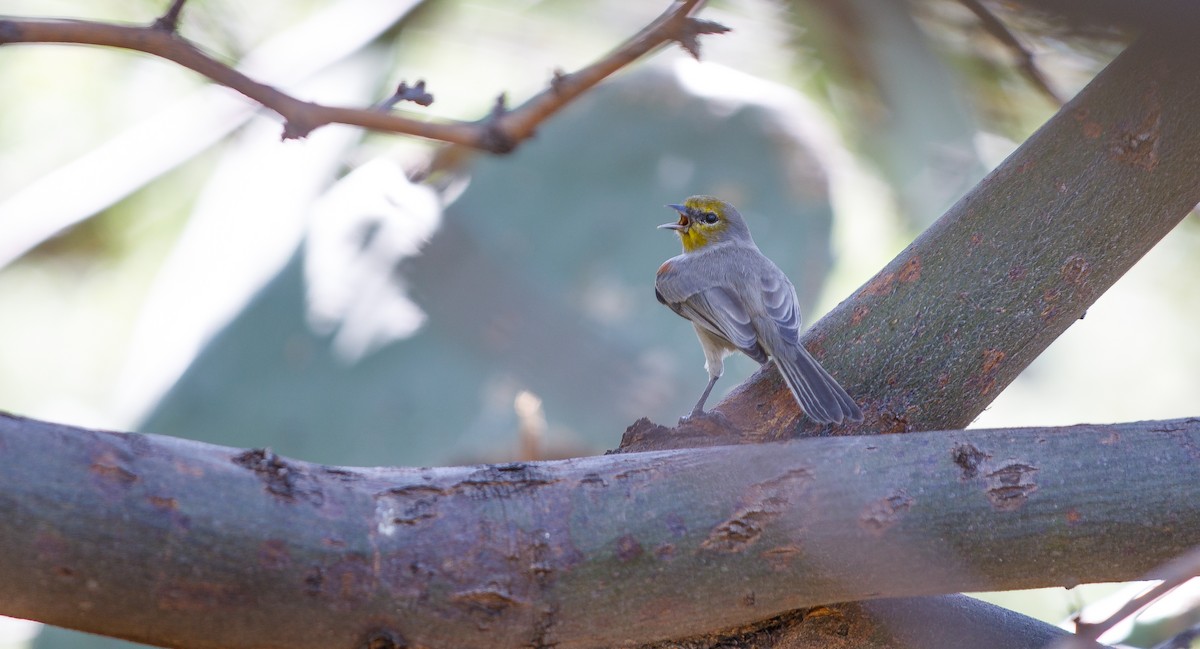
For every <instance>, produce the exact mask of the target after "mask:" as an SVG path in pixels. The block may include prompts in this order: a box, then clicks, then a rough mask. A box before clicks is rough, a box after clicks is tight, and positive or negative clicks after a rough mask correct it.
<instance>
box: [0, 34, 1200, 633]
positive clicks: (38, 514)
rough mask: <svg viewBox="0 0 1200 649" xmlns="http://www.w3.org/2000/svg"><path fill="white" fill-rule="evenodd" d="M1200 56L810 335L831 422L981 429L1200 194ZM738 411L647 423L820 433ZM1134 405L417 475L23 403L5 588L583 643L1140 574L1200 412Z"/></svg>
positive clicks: (1191, 527)
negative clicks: (1097, 421) (909, 598)
mask: <svg viewBox="0 0 1200 649" xmlns="http://www.w3.org/2000/svg"><path fill="white" fill-rule="evenodd" d="M1197 50H1200V40H1197V39H1193V38H1190V37H1180V36H1177V35H1171V34H1154V35H1152V37H1149V38H1143V39H1142V40H1141V41H1139V42H1138V43H1137V44H1135V45H1134V46H1133V47H1131V48H1130V49H1129V50H1128V51H1127V52H1125V53H1124V54H1122V55H1121V56H1120V57H1119V58H1118V59H1117V60H1116V61H1115V62H1114V63H1113V64H1112V65H1110V66H1109V67H1108V68H1107V69H1106V70H1105V71H1104V72H1102V73H1101V74H1100V75H1099V76H1098V77H1097V79H1096V80H1095V81H1094V82H1093V83H1092V84H1090V85H1089V86H1088V88H1087V89H1085V91H1084V92H1082V93H1081V94H1080V96H1079V97H1077V98H1076V99H1075V100H1073V101H1072V102H1071V103H1070V104H1068V105H1067V106H1066V107H1065V108H1064V109H1063V110H1062V111H1060V113H1059V114H1058V115H1057V116H1056V117H1055V118H1054V119H1052V120H1051V121H1050V122H1049V123H1048V124H1047V125H1046V126H1045V127H1043V128H1042V129H1041V130H1040V131H1039V132H1038V133H1037V134H1035V135H1034V136H1033V137H1032V138H1030V140H1029V141H1028V142H1027V143H1026V144H1025V145H1023V146H1022V148H1021V149H1020V150H1019V151H1018V152H1017V153H1015V154H1014V155H1013V156H1012V157H1010V158H1009V160H1007V161H1006V162H1005V163H1004V164H1003V165H1002V166H1001V167H1000V168H999V169H997V170H996V171H995V172H993V174H991V175H990V176H989V177H988V178H987V179H985V180H984V182H983V183H981V184H980V186H979V187H978V188H977V189H976V190H975V191H974V192H972V193H971V194H970V195H968V196H967V197H966V198H964V199H963V200H962V201H961V202H960V203H959V204H958V205H956V206H955V207H954V208H953V209H952V210H951V211H950V212H949V213H948V214H947V215H946V216H945V217H943V218H942V219H941V220H940V221H939V222H938V223H937V224H935V225H934V226H933V227H932V228H931V229H930V230H929V231H928V232H926V233H925V234H924V235H922V237H921V238H920V239H918V240H917V241H916V242H915V243H914V244H913V245H912V246H910V248H909V249H908V250H906V251H905V252H904V253H903V254H902V255H901V256H900V257H898V258H897V260H895V261H894V262H893V263H892V264H890V265H889V266H888V267H887V268H886V269H884V271H883V272H882V273H880V275H878V276H876V277H875V278H874V279H873V280H871V281H870V282H868V283H867V285H866V286H864V287H863V288H862V289H861V290H860V291H859V292H858V293H857V294H856V295H855V296H854V297H853V299H851V300H849V301H848V302H846V303H844V304H842V305H840V306H839V307H838V308H837V309H836V310H835V311H834V312H833V313H831V314H830V316H829V317H827V318H825V319H824V320H822V321H821V322H820V323H818V324H817V325H816V326H815V327H814V328H813V329H812V330H811V331H810V332H809V334H808V337H807V341H808V344H809V345H810V348H811V349H812V350H813V351H814V352H815V353H816V355H817V356H818V357H820V358H823V362H824V364H825V366H826V367H828V368H829V369H830V370H831V371H832V373H833V374H834V375H835V376H837V377H838V378H839V379H841V380H842V382H843V383H844V384H845V385H846V387H847V388H849V389H850V392H851V393H852V394H854V395H856V396H857V397H859V399H860V400H861V401H862V403H863V404H864V405H865V406H866V407H865V408H864V409H865V410H866V411H867V412H868V420H867V422H865V423H864V424H863V425H862V426H859V427H856V428H843V429H839V430H836V431H832V432H837V433H846V432H854V433H871V432H907V431H917V430H931V429H939V428H954V427H959V426H962V425H964V424H966V423H967V422H969V421H970V420H971V419H972V418H974V417H975V416H976V415H977V414H978V413H979V412H980V411H981V410H982V408H983V407H984V406H986V404H987V403H989V402H990V401H991V400H992V398H994V397H995V396H996V394H998V393H999V391H1000V390H1002V389H1003V387H1004V386H1006V385H1007V384H1008V383H1009V382H1010V381H1011V380H1012V379H1013V378H1014V377H1015V376H1016V375H1017V374H1018V373H1019V372H1020V371H1021V369H1023V368H1024V367H1025V366H1026V365H1027V364H1028V363H1029V362H1030V360H1032V358H1034V357H1035V356H1036V355H1037V354H1038V353H1040V352H1041V351H1042V350H1043V349H1044V348H1045V347H1046V346H1047V345H1048V344H1049V343H1050V342H1051V341H1052V340H1053V339H1054V338H1055V337H1057V336H1058V335H1059V334H1060V333H1061V332H1062V331H1063V330H1065V329H1066V327H1068V326H1069V325H1070V324H1071V323H1073V322H1074V321H1075V320H1076V319H1077V318H1078V317H1079V316H1080V315H1081V314H1082V313H1083V311H1084V310H1085V309H1086V308H1087V306H1088V305H1089V304H1091V302H1092V301H1094V300H1095V299H1096V297H1098V296H1099V295H1100V294H1101V293H1102V292H1103V291H1104V290H1106V289H1107V288H1108V287H1109V286H1111V284H1112V283H1113V282H1114V281H1115V280H1116V279H1117V278H1118V277H1120V275H1121V274H1123V273H1124V272H1125V271H1126V270H1127V269H1128V268H1129V267H1130V266H1131V265H1132V264H1133V263H1134V262H1135V261H1136V260H1137V259H1138V258H1140V257H1141V256H1142V255H1143V254H1144V253H1145V252H1146V251H1147V250H1149V248H1150V247H1151V246H1152V245H1153V244H1154V243H1155V242H1156V241H1157V240H1158V239H1159V238H1161V237H1162V236H1163V235H1164V234H1165V233H1166V232H1167V231H1168V230H1170V228H1171V227H1173V226H1174V225H1175V224H1176V223H1177V222H1178V221H1179V220H1180V219H1182V218H1183V216H1184V215H1185V214H1186V213H1187V211H1188V210H1190V209H1191V208H1192V207H1193V206H1194V205H1195V204H1196V203H1197V201H1200V182H1198V181H1197V174H1196V170H1197V169H1198V168H1200V125H1198V124H1197V123H1196V122H1195V120H1194V119H1193V116H1192V107H1193V106H1195V105H1197V104H1198V102H1197V100H1198V99H1200V75H1196V74H1195V73H1194V69H1193V64H1192V62H1193V61H1194V60H1195V59H1196V54H1197V53H1198V52H1197ZM1103 351H1106V350H1098V352H1103ZM827 352H828V353H827ZM718 410H719V412H720V416H717V417H712V418H708V419H704V420H700V421H696V422H693V423H692V424H691V425H689V426H683V427H680V429H678V430H676V431H674V432H673V433H671V435H662V434H657V433H658V432H661V431H658V429H656V428H654V427H653V426H652V425H643V426H641V427H640V428H636V427H635V429H634V430H632V431H631V433H630V434H629V435H628V436H627V438H628V441H629V443H628V444H627V445H626V448H627V449H636V448H654V447H663V446H670V445H677V446H689V445H714V444H726V443H734V442H743V441H764V440H768V441H769V440H774V439H787V438H790V437H794V436H797V435H800V434H813V433H819V434H825V433H829V432H831V431H829V430H819V429H813V428H811V427H810V428H804V427H803V426H804V425H803V424H802V420H801V419H800V417H799V414H798V413H797V411H796V408H795V406H794V403H793V402H792V399H791V396H790V395H789V394H788V393H787V392H786V389H785V388H783V387H782V384H781V383H780V382H779V380H778V378H777V376H776V375H775V374H774V370H768V371H765V372H762V373H760V374H759V375H757V376H756V377H755V378H754V379H752V380H751V381H749V382H748V383H746V384H745V385H743V386H742V387H741V388H740V389H739V390H737V391H736V392H735V393H734V394H733V395H731V396H730V397H729V398H728V399H727V400H726V401H725V402H723V403H722V404H721V405H720V406H719V408H718ZM1127 426H1128V427H1127V428H1111V427H1075V428H1069V429H1062V430H1057V431H1053V432H1050V431H1040V432H1039V431H1037V430H1025V431H963V432H952V433H939V434H924V435H906V436H884V437H874V438H872V437H862V438H858V437H844V438H839V437H832V438H826V439H818V440H807V441H796V442H792V443H786V444H771V445H762V446H744V447H739V448H736V449H734V448H720V449H700V450H689V451H673V452H655V453H646V454H636V455H633V454H631V455H619V456H609V457H603V458H585V459H578V460H569V461H564V462H559V463H543V464H513V465H501V466H485V467H462V468H447V469H419V470H403V469H341V468H330V467H321V466H316V465H307V464H303V463H297V462H291V461H285V460H283V459H281V458H278V457H275V456H272V455H271V454H269V453H267V452H262V451H250V452H245V453H237V452H236V451H234V450H232V449H225V448H221V447H214V446H209V445H203V444H199V443H195V442H188V441H184V440H175V439H170V438H161V437H153V436H141V435H119V434H114V433H103V432H93V431H82V430H78V429H70V428H68V427H63V426H53V425H49V424H41V423H37V422H32V421H28V420H18V419H15V418H10V419H5V420H3V421H0V515H2V516H3V517H4V520H5V524H4V525H3V526H0V574H3V575H4V576H5V579H4V580H0V612H3V613H7V614H12V615H17V616H24V617H31V618H35V619H39V620H43V621H46V622H50V623H54V624H60V625H63V626H69V627H73V628H79V629H83V630H88V631H93V632H98V633H105V634H108V635H115V636H118V637H125V638H130V639H134V640H140V641H143V642H151V643H155V644H164V645H170V646H177V647H216V646H222V647H239V646H256V647H283V646H288V647H306V646H322V647H350V646H358V645H362V644H367V645H369V646H373V647H386V646H405V645H424V646H431V647H436V646H456V647H474V646H487V647H492V646H513V645H532V646H547V645H550V644H558V645H560V646H562V647H564V648H566V647H584V646H599V645H611V644H623V643H631V642H646V641H653V640H661V639H664V638H669V637H683V636H689V635H694V634H696V633H699V632H703V631H706V630H711V629H713V628H716V627H722V626H735V625H738V624H744V623H748V622H752V621H754V620H761V619H765V618H768V617H770V616H772V615H776V614H779V613H781V612H783V611H786V610H789V609H795V608H800V607H805V606H814V605H819V604H822V603H830V602H835V601H839V600H847V599H856V598H871V597H881V596H884V595H917V594H933V593H944V592H950V591H959V590H964V589H975V588H988V589H993V588H1017V587H1027V586H1034V585H1052V584H1070V583H1074V582H1075V581H1083V580H1087V581H1093V580H1111V579H1127V578H1132V577H1135V576H1139V575H1140V574H1141V573H1142V572H1143V571H1145V570H1146V569H1148V568H1149V567H1151V566H1153V565H1155V564H1156V563H1158V562H1159V561H1161V560H1164V559H1166V558H1168V557H1170V556H1172V555H1173V554H1175V553H1178V552H1180V551H1182V549H1183V548H1185V547H1187V546H1189V545H1192V544H1195V543H1196V542H1197V541H1198V540H1200V539H1198V538H1197V533H1198V530H1200V526H1198V525H1197V522H1198V521H1197V515H1198V514H1197V510H1196V508H1197V505H1196V503H1198V502H1200V500H1198V499H1197V497H1196V496H1197V494H1196V493H1195V490H1196V489H1197V486H1196V485H1198V484H1200V480H1197V479H1196V478H1197V477H1198V476H1197V475H1196V462H1197V459H1198V458H1200V452H1198V451H1197V441H1198V440H1197V433H1196V430H1195V426H1196V421H1195V420H1186V421H1176V422H1158V423H1151V424H1140V425H1135V424H1130V425H1127ZM1113 432H1115V433H1116V434H1115V435H1113V434H1112V433H1113ZM637 444H640V445H641V446H640V447H639V446H637ZM1138 499H1143V500H1138ZM234 505H236V506H234ZM1139 508H1140V509H1139ZM950 601H958V600H947V599H936V600H926V601H925V602H917V603H916V604H915V608H914V607H913V606H910V607H909V608H908V609H907V610H909V611H910V612H911V611H913V610H918V609H920V608H921V607H922V606H923V605H925V608H924V610H926V611H927V612H928V614H929V615H931V616H932V617H933V618H936V619H951V618H953V615H952V611H951V610H950V608H949V605H948V604H947V602H950ZM864 607H865V608H864V610H871V611H874V610H875V609H871V608H870V605H864ZM968 608H969V607H968ZM845 610H849V609H845ZM970 610H971V611H973V612H978V610H979V609H970ZM871 615H872V616H873V617H871V619H872V620H874V623H876V624H886V622H885V621H884V617H883V616H882V615H881V614H880V613H878V612H872V613H871ZM939 616H942V617H939ZM866 626H869V625H866ZM854 628H858V627H850V628H849V630H848V631H847V633H852V632H853V629H854ZM856 643H857V644H856ZM842 644H843V645H844V646H870V645H869V644H868V638H867V636H866V635H861V636H859V635H852V636H848V637H847V638H845V642H843V643H842Z"/></svg>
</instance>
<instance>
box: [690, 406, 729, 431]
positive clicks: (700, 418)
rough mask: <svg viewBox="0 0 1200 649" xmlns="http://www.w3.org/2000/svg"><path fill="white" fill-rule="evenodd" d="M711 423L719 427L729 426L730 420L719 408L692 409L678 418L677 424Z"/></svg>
mask: <svg viewBox="0 0 1200 649" xmlns="http://www.w3.org/2000/svg"><path fill="white" fill-rule="evenodd" d="M699 423H705V424H713V425H716V426H719V427H721V428H729V427H731V426H732V422H730V421H729V419H728V418H727V417H726V416H725V415H724V414H722V413H721V411H719V410H707V411H706V410H699V409H697V410H693V411H691V412H690V413H688V414H686V415H684V416H682V417H680V418H679V425H680V426H682V425H684V424H699Z"/></svg>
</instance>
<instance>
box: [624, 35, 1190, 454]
mask: <svg viewBox="0 0 1200 649" xmlns="http://www.w3.org/2000/svg"><path fill="white" fill-rule="evenodd" d="M1197 57H1200V39H1197V38H1195V37H1194V34H1191V33H1189V34H1186V35H1182V36H1181V35H1176V34H1171V33H1156V34H1152V35H1148V36H1146V37H1144V38H1142V39H1140V40H1139V41H1138V42H1137V43H1135V44H1134V45H1133V46H1131V47H1130V48H1129V49H1128V50H1127V51H1125V52H1124V53H1122V54H1121V55H1120V56H1119V57H1118V58H1117V59H1116V60H1115V61H1114V62H1113V63H1112V64H1111V65H1109V66H1108V67H1107V68H1106V69H1105V70H1104V71H1102V72H1101V73H1100V74H1099V75H1098V76H1097V77H1096V79H1095V80H1093V82H1092V83H1091V84H1089V85H1088V86H1087V88H1085V89H1084V90H1083V91H1082V92H1081V93H1080V94H1079V95H1078V96H1077V97H1075V99H1073V100H1072V101H1071V102H1070V103H1068V104H1067V105H1066V106H1064V107H1063V108H1062V110H1060V111H1059V112H1058V114H1057V115H1055V117H1054V118H1052V119H1051V120H1050V121H1049V122H1047V123H1046V124H1045V126H1043V127H1042V128H1041V129H1040V130H1038V132H1037V133H1035V134H1034V135H1033V136H1032V137H1030V138H1029V139H1028V140H1027V141H1026V142H1025V143H1024V144H1023V145H1022V146H1021V147H1020V149H1018V150H1017V151H1016V152H1015V153H1013V155H1012V156H1010V157H1009V158H1008V159H1007V160H1005V161H1004V163H1003V164H1001V165H1000V167H998V168H997V169H996V170H995V171H993V172H992V173H991V174H990V175H989V176H988V177H987V178H985V179H984V180H983V181H982V182H981V183H980V184H979V185H978V186H977V187H976V188H975V189H974V190H973V191H972V192H971V193H969V194H968V195H967V196H965V197H964V198H963V199H962V200H960V201H959V202H958V203H957V204H956V205H955V206H954V207H952V208H951V209H950V211H948V212H947V213H946V214H945V215H944V216H943V217H942V218H941V219H939V220H938V221H937V222H936V223H934V225H933V226H931V227H930V228H929V229H928V230H927V231H926V232H924V233H923V234H922V235H921V236H920V237H919V238H918V239H917V240H916V241H915V242H913V244H912V245H910V246H909V247H908V248H907V249H906V250H905V251H904V252H903V253H901V254H900V255H899V256H898V257H897V258H896V259H895V260H894V261H892V263H890V264H889V265H888V266H887V267H886V268H884V269H883V270H882V271H881V272H880V273H879V274H878V275H876V276H875V277H874V278H872V279H871V280H870V281H869V282H867V284H866V285H865V286H863V287H862V288H861V289H859V290H858V292H857V293H855V294H854V295H853V296H852V297H851V298H850V299H848V300H846V301H845V302H843V303H842V304H840V305H839V306H838V307H837V308H835V309H834V310H833V311H831V312H830V313H829V314H828V315H827V316H826V317H824V318H822V319H821V321H820V322H818V323H816V324H815V325H814V326H813V327H812V328H811V329H810V330H809V331H808V332H807V333H806V336H805V341H806V344H807V345H808V348H809V350H810V351H812V352H813V355H814V356H816V357H817V358H818V359H819V360H820V361H821V363H822V364H823V365H824V366H825V367H826V368H827V369H829V370H830V372H831V373H832V374H833V375H834V376H836V377H837V378H838V380H839V381H840V382H841V383H842V385H843V386H845V387H846V389H847V390H848V391H849V392H850V394H851V395H854V396H855V397H856V398H857V399H858V401H859V404H860V405H861V406H862V407H863V410H864V412H865V413H866V421H864V422H863V423H862V424H860V425H857V426H842V427H835V428H832V429H830V428H828V427H824V428H822V427H818V426H816V425H814V424H812V423H810V422H807V421H806V420H804V419H802V417H801V415H800V413H799V411H798V409H797V407H796V405H795V401H794V399H793V398H792V396H791V394H790V393H789V392H788V390H787V387H786V386H784V384H783V381H782V379H780V377H779V375H778V373H777V372H776V370H775V369H774V367H772V366H768V368H767V369H765V370H763V371H760V372H759V373H758V374H756V375H755V376H754V377H752V378H751V379H750V380H749V381H747V382H746V383H744V384H742V385H741V386H740V387H738V388H737V389H735V390H734V391H733V392H732V393H731V394H730V395H729V396H728V397H727V398H726V399H725V400H724V401H723V402H721V403H720V404H719V405H718V406H717V407H716V408H715V410H716V411H717V412H718V413H720V415H721V416H720V417H713V418H708V419H702V420H699V421H693V422H685V423H683V424H681V425H680V426H678V427H677V428H675V429H671V430H670V431H669V432H667V434H665V435H664V434H662V433H663V432H664V431H661V430H659V431H656V430H655V429H654V428H653V427H649V426H645V425H643V426H642V427H640V428H636V429H634V430H632V431H631V435H628V436H627V438H626V440H625V443H623V444H622V449H625V450H644V449H659V448H667V447H670V448H685V447H695V446H712V445H721V444H733V443H742V442H759V441H767V440H777V439H787V438H791V437H795V436H797V435H812V434H829V433H830V432H832V433H834V434H847V433H853V434H871V433H890V432H895V433H898V432H908V431H915V430H936V429H951V428H962V427H963V426H966V425H967V424H969V423H970V422H971V420H973V419H974V418H975V417H976V416H977V415H978V414H979V413H980V412H982V411H983V409H984V408H985V407H986V406H987V405H988V404H989V403H991V401H992V400H993V399H995V398H996V396H997V395H998V394H999V393H1000V392H1001V391H1002V390H1003V389H1004V388H1005V386H1007V385H1008V384H1009V383H1010V382H1011V381H1012V380H1013V379H1014V378H1016V376H1017V374H1019V373H1020V372H1021V370H1023V369H1025V367H1026V366H1027V365H1028V364H1029V363H1030V362H1031V361H1032V360H1033V359H1034V358H1035V357H1036V356H1037V355H1038V354H1040V353H1041V352H1042V351H1043V350H1044V349H1045V348H1046V347H1048V346H1049V345H1050V343H1051V342H1053V341H1054V340H1055V339H1056V338H1057V337H1058V336H1059V335H1060V334H1062V332H1063V331H1065V330H1066V329H1067V327H1069V326H1071V324H1072V323H1074V322H1076V321H1077V320H1078V319H1079V317H1080V316H1081V315H1082V314H1083V312H1084V311H1085V310H1086V309H1087V307H1088V306H1089V305H1091V304H1092V303H1093V302H1094V301H1095V300H1096V298H1098V297H1099V296H1100V295H1101V294H1102V293H1103V292H1104V291H1106V290H1108V288H1109V287H1110V286H1112V284H1113V283H1114V282H1116V281H1117V279H1119V278H1120V277H1121V276H1122V275H1123V274H1124V273H1125V272H1126V271H1127V270H1129V268H1130V267H1131V266H1132V265H1133V264H1134V262H1136V261H1137V260H1138V259H1140V258H1141V257H1142V256H1143V255H1144V254H1145V253H1146V252H1147V251H1149V250H1150V248H1151V247H1153V246H1154V244H1155V243H1157V242H1158V241H1159V240H1160V239H1161V238H1162V237H1163V236H1165V235H1166V233H1167V232H1169V231H1170V230H1171V229H1172V228H1173V227H1174V226H1175V225H1176V224H1178V223H1179V221H1180V220H1182V219H1183V217H1184V216H1186V215H1187V213H1188V212H1189V210H1191V209H1192V208H1193V207H1194V206H1195V205H1196V204H1197V202H1200V173H1198V172H1197V170H1198V169H1200V121H1197V120H1196V117H1195V107H1196V106H1197V105H1200V75H1198V74H1196V69H1195V61H1196V60H1197ZM1103 351H1104V350H1097V353H1101V352H1103ZM1048 398H1049V397H1048Z"/></svg>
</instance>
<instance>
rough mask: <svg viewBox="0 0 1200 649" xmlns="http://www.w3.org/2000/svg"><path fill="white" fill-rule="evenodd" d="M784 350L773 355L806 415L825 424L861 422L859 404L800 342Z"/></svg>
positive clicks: (861, 415)
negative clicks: (844, 421) (847, 421)
mask: <svg viewBox="0 0 1200 649" xmlns="http://www.w3.org/2000/svg"><path fill="white" fill-rule="evenodd" d="M781 347H784V349H781V350H779V352H780V353H778V354H772V355H771V356H772V358H774V360H775V366H776V367H778V368H779V373H780V374H781V375H783V381H784V382H785V383H787V386H788V388H789V389H790V390H791V391H792V394H793V395H795V397H796V400H797V401H799V402H800V407H801V408H803V409H804V414H806V415H808V416H809V418H811V419H812V420H813V421H816V422H818V423H822V424H830V423H839V424H840V423H841V422H842V421H843V420H846V419H848V420H850V421H862V419H863V414H862V410H861V409H859V407H858V404H856V403H854V399H852V398H851V397H850V395H849V394H846V391H845V390H844V389H842V386H841V385H839V384H838V382H837V380H836V379H834V378H833V377H832V376H830V375H829V372H826V371H825V368H823V367H821V364H820V363H818V362H817V359H815V358H813V357H812V355H810V354H809V353H808V350H806V349H804V346H803V345H801V344H800V343H798V342H797V343H794V344H791V345H787V344H785V345H781Z"/></svg>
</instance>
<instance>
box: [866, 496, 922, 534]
mask: <svg viewBox="0 0 1200 649" xmlns="http://www.w3.org/2000/svg"><path fill="white" fill-rule="evenodd" d="M912 504H913V498H912V496H909V495H908V492H906V491H904V490H903V489H897V490H895V491H893V492H892V493H891V494H889V495H888V496H887V497H885V498H881V499H880V500H876V501H875V502H872V503H870V504H868V505H867V507H866V509H864V510H863V512H862V514H861V515H860V516H859V524H861V525H862V526H863V527H864V528H865V529H866V530H867V531H869V532H873V533H875V534H882V533H883V532H884V531H885V530H887V529H888V528H890V527H892V526H893V525H895V524H896V522H897V521H899V520H900V518H901V517H902V516H903V514H904V512H907V511H908V510H909V509H910V508H912Z"/></svg>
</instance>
